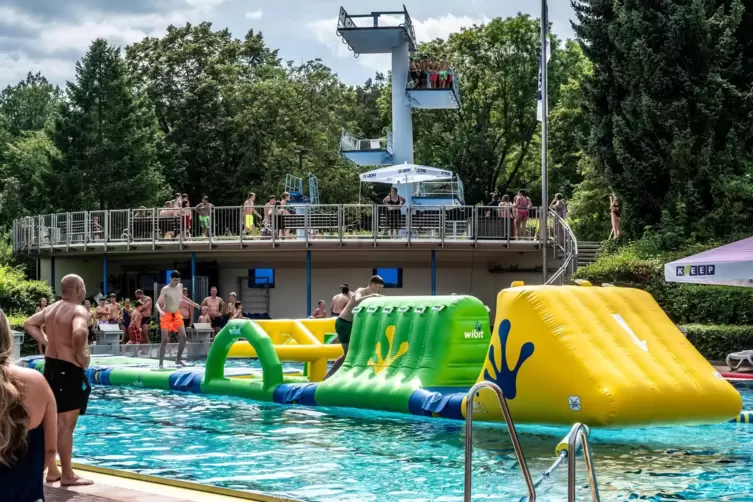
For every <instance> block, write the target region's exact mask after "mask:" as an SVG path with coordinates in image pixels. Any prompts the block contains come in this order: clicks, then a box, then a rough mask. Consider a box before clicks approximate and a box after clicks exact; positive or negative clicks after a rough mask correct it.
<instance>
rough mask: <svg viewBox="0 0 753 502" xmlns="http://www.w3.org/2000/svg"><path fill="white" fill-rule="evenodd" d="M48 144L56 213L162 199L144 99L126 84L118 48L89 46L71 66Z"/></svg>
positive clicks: (152, 125)
mask: <svg viewBox="0 0 753 502" xmlns="http://www.w3.org/2000/svg"><path fill="white" fill-rule="evenodd" d="M66 94H67V98H68V99H67V100H66V101H65V102H64V104H63V105H62V106H61V108H60V115H59V117H58V118H57V121H56V124H55V132H54V138H55V143H56V145H57V147H58V148H59V149H60V152H61V154H62V156H61V158H60V159H59V160H57V161H55V162H53V167H54V169H53V173H54V174H53V177H52V182H53V183H52V186H53V187H54V190H55V191H56V193H60V191H63V193H67V194H71V195H73V194H76V197H63V198H60V197H56V198H58V199H61V200H59V203H60V205H61V207H62V208H63V209H66V210H77V209H91V208H96V207H98V208H99V209H119V208H127V207H138V206H139V205H142V204H144V205H149V204H155V203H157V202H161V200H164V194H165V190H166V186H165V184H164V178H163V176H162V169H161V166H160V165H159V162H158V161H157V144H158V130H157V124H156V121H155V118H154V115H153V114H152V112H151V110H150V108H149V107H148V106H147V103H146V100H145V99H144V98H143V97H141V96H139V95H138V94H136V93H135V92H134V91H133V89H131V87H130V85H129V78H128V74H127V68H126V65H125V62H124V61H123V59H122V58H121V57H120V49H117V48H115V47H113V46H110V45H108V43H107V42H106V41H105V40H104V39H97V40H95V41H94V42H93V43H92V45H91V47H90V48H89V51H88V52H87V53H86V55H85V56H84V57H83V58H82V60H81V61H79V62H78V63H76V81H75V82H69V83H68V88H67V92H66Z"/></svg>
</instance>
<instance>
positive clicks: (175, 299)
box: [157, 270, 199, 368]
mask: <svg viewBox="0 0 753 502" xmlns="http://www.w3.org/2000/svg"><path fill="white" fill-rule="evenodd" d="M181 299H183V300H184V301H185V300H186V297H184V296H183V284H181V282H180V272H178V271H177V270H173V271H172V272H171V273H170V284H168V285H167V286H165V287H164V288H162V291H161V292H160V294H159V298H158V299H157V312H159V315H160V321H159V327H160V331H162V343H161V344H160V347H159V367H160V368H162V366H163V360H164V359H165V351H166V350H167V341H168V340H169V339H170V333H178V355H177V357H176V358H175V365H176V366H185V363H184V362H183V361H181V359H180V358H181V356H182V355H183V349H185V348H186V328H185V326H184V324H183V316H182V315H181V313H180V302H181ZM189 301H190V300H189ZM191 303H193V302H192V301H191ZM193 305H194V306H195V307H199V305H198V304H196V303H193Z"/></svg>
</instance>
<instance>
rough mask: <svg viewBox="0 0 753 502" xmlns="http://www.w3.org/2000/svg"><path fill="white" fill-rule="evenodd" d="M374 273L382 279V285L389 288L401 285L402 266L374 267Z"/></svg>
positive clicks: (400, 286)
mask: <svg viewBox="0 0 753 502" xmlns="http://www.w3.org/2000/svg"><path fill="white" fill-rule="evenodd" d="M374 275H378V276H380V277H381V278H382V279H384V287H385V288H390V289H396V288H402V287H403V269H402V268H375V269H374Z"/></svg>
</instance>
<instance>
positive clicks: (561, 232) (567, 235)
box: [546, 210, 578, 286]
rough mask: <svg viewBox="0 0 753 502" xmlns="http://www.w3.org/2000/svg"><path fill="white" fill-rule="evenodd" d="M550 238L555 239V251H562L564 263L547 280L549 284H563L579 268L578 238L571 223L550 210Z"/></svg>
mask: <svg viewBox="0 0 753 502" xmlns="http://www.w3.org/2000/svg"><path fill="white" fill-rule="evenodd" d="M549 220H550V221H551V222H552V223H550V224H549V227H550V230H551V231H550V233H549V237H550V239H553V241H554V251H555V253H562V265H561V266H560V267H559V269H557V271H556V272H555V273H554V275H552V276H551V277H550V278H549V279H548V280H547V281H546V283H547V284H550V285H556V286H563V285H565V284H567V283H568V281H569V280H570V276H571V275H572V274H574V273H575V271H576V270H577V269H578V240H577V239H576V238H575V234H574V233H573V231H572V229H571V228H570V225H568V224H567V222H566V221H565V220H564V219H562V217H561V216H560V215H558V214H557V213H556V212H554V211H552V210H550V211H549Z"/></svg>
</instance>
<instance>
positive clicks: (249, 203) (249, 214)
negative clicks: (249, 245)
mask: <svg viewBox="0 0 753 502" xmlns="http://www.w3.org/2000/svg"><path fill="white" fill-rule="evenodd" d="M254 202H256V194H255V193H254V192H251V193H250V194H248V199H246V201H245V202H244V203H243V235H246V234H247V233H249V232H251V233H254V231H255V230H256V226H255V224H254V217H257V218H260V216H259V213H257V212H256V209H255V208H254Z"/></svg>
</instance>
